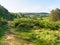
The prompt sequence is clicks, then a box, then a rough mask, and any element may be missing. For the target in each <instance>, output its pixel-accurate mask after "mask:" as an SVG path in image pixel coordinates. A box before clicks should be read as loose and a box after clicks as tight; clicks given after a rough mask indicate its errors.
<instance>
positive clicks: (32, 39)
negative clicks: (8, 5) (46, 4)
mask: <svg viewBox="0 0 60 45" xmlns="http://www.w3.org/2000/svg"><path fill="white" fill-rule="evenodd" d="M50 19H51V20H52V21H50ZM54 21H55V22H54ZM9 34H12V35H14V38H15V39H16V40H17V41H18V42H20V43H22V44H23V42H22V41H24V42H25V41H26V42H27V43H28V44H29V43H33V44H34V45H60V9H56V10H53V11H52V12H51V14H50V15H49V17H48V16H45V15H44V16H34V15H32V16H26V15H24V14H22V13H10V12H8V10H7V9H5V8H4V7H3V6H1V5H0V43H3V42H4V40H5V38H4V37H5V36H6V35H9ZM22 44H21V45H22Z"/></svg>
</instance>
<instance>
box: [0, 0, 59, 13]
mask: <svg viewBox="0 0 60 45" xmlns="http://www.w3.org/2000/svg"><path fill="white" fill-rule="evenodd" d="M0 5H2V6H4V7H5V8H6V9H7V10H8V11H9V12H50V11H51V10H52V9H56V8H60V0H0Z"/></svg>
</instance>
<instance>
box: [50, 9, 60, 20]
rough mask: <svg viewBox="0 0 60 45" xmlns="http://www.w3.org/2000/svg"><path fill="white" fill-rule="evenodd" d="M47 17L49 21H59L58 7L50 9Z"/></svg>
mask: <svg viewBox="0 0 60 45" xmlns="http://www.w3.org/2000/svg"><path fill="white" fill-rule="evenodd" d="M49 17H50V20H51V21H59V20H60V9H58V8H56V9H55V10H52V11H51V13H50V16H49Z"/></svg>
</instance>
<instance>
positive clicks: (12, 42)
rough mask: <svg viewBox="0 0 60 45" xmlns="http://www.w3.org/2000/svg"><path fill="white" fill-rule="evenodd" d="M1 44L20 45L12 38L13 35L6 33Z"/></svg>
mask: <svg viewBox="0 0 60 45" xmlns="http://www.w3.org/2000/svg"><path fill="white" fill-rule="evenodd" d="M3 45H21V44H20V43H19V42H18V41H16V39H15V38H14V35H7V36H6V37H5V40H4V43H3Z"/></svg>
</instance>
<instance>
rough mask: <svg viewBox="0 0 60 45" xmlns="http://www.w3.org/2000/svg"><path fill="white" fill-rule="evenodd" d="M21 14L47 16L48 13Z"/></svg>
mask: <svg viewBox="0 0 60 45" xmlns="http://www.w3.org/2000/svg"><path fill="white" fill-rule="evenodd" d="M23 14H24V15H26V16H30V15H33V16H48V14H49V13H46V12H40V13H23Z"/></svg>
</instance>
